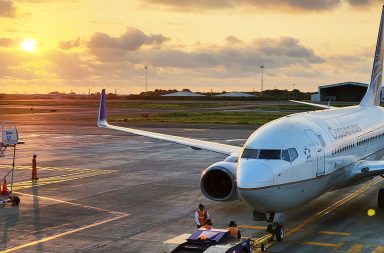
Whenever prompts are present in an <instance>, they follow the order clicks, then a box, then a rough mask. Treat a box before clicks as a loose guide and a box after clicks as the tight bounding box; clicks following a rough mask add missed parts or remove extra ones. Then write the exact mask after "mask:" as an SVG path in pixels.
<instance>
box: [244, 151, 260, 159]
mask: <svg viewBox="0 0 384 253" xmlns="http://www.w3.org/2000/svg"><path fill="white" fill-rule="evenodd" d="M258 156H259V149H244V151H243V154H242V155H241V158H246V159H257V157H258Z"/></svg>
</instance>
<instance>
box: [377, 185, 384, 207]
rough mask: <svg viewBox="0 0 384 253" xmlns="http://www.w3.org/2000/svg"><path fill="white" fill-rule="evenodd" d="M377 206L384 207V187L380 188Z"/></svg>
mask: <svg viewBox="0 0 384 253" xmlns="http://www.w3.org/2000/svg"><path fill="white" fill-rule="evenodd" d="M377 206H378V207H379V208H380V209H384V188H380V190H379V194H378V195H377Z"/></svg>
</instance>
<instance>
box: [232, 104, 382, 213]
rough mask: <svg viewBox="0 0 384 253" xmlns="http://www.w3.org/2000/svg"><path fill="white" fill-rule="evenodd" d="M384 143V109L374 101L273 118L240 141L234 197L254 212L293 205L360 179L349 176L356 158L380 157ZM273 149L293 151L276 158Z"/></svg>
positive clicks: (275, 150)
mask: <svg viewBox="0 0 384 253" xmlns="http://www.w3.org/2000/svg"><path fill="white" fill-rule="evenodd" d="M383 143H384V110H383V108H381V107H379V106H352V107H346V108H340V109H333V110H324V111H315V112H306V113H298V114H294V115H290V116H286V117H283V118H280V119H277V120H275V121H272V122H270V123H268V124H266V125H264V126H262V127H261V128H259V129H258V130H256V131H255V132H254V133H253V134H252V135H251V136H250V137H249V139H248V140H247V142H246V143H245V145H244V148H243V154H241V155H240V157H239V161H238V167H237V187H238V194H239V197H240V199H241V200H243V201H244V202H246V203H247V204H248V205H250V206H251V207H252V208H253V209H254V210H256V211H259V212H280V211H284V210H288V209H291V208H295V207H297V206H300V205H302V204H304V203H306V202H308V201H311V200H313V199H315V198H317V197H318V196H320V195H322V194H323V193H325V192H327V191H329V190H333V189H336V188H342V187H345V186H348V185H352V184H356V183H359V181H356V180H353V169H354V167H355V165H356V163H358V162H359V161H362V160H379V159H381V158H382V157H383V155H384V150H383V149H384V145H383ZM255 150H256V151H255ZM277 150H282V153H281V156H282V157H284V155H286V154H287V150H290V151H289V152H291V151H292V152H291V153H290V156H289V155H288V158H286V157H285V159H284V158H280V159H278V158H277V157H276V156H274V152H275V153H276V152H277ZM294 150H295V151H294ZM284 152H285V153H284ZM289 152H288V153H289ZM295 152H297V157H296V158H295V156H296V155H295ZM256 153H258V155H256ZM242 157H243V158H242ZM244 157H245V158H244ZM292 158H295V159H294V160H292ZM291 160H292V161H291ZM365 180H366V179H365ZM360 182H361V181H360Z"/></svg>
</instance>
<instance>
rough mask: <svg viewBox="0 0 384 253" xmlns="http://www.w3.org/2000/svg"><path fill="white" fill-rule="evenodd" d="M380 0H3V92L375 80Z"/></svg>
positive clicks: (239, 87) (305, 86)
mask: <svg viewBox="0 0 384 253" xmlns="http://www.w3.org/2000/svg"><path fill="white" fill-rule="evenodd" d="M381 8H382V2H381V1H376V0H263V1H262V0H209V1H208V0H125V1H122V0H120V1H117V0H108V1H104V0H94V1H85V0H20V1H9V0H0V25H1V29H0V63H1V65H0V93H15V92H17V93H24V92H26V93H47V92H50V91H61V92H70V91H71V90H73V91H74V92H77V93H83V92H84V93H87V92H88V89H91V91H92V92H97V91H99V90H100V89H101V88H104V87H105V88H107V89H108V91H111V92H114V90H115V89H117V91H118V93H124V94H129V93H139V92H142V91H144V89H145V69H144V66H148V90H154V89H179V90H180V89H183V88H189V89H191V90H193V91H210V90H211V89H212V90H213V91H216V92H219V91H223V90H226V91H253V90H256V91H259V90H260V79H261V71H260V65H264V66H265V69H264V89H273V88H279V89H289V90H291V89H292V84H296V85H295V88H298V89H300V90H302V91H315V90H317V86H318V85H321V84H329V83H335V82H344V81H358V82H365V83H367V82H369V79H370V73H371V65H372V57H373V53H374V47H375V44H376V39H377V30H378V26H379V19H380V14H381Z"/></svg>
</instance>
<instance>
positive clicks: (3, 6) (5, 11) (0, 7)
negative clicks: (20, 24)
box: [0, 0, 16, 18]
mask: <svg viewBox="0 0 384 253" xmlns="http://www.w3.org/2000/svg"><path fill="white" fill-rule="evenodd" d="M0 17H8V18H13V17H16V7H15V5H14V2H13V1H10V0H0Z"/></svg>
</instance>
